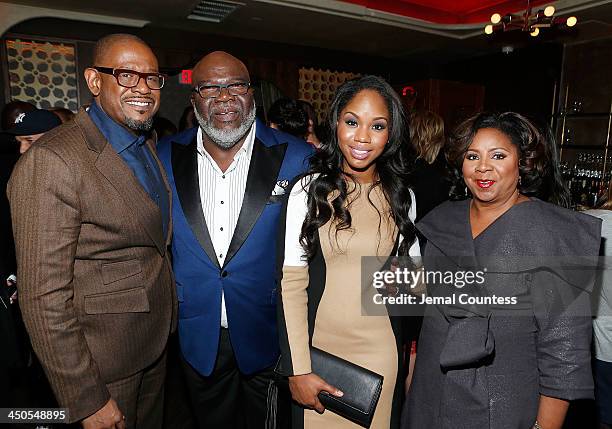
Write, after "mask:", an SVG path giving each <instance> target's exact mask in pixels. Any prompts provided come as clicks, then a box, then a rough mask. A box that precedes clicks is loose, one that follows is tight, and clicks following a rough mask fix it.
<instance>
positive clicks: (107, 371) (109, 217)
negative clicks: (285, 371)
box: [8, 110, 177, 421]
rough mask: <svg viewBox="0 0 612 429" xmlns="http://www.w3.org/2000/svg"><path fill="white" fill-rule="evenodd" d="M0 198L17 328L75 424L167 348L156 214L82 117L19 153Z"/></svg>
mask: <svg viewBox="0 0 612 429" xmlns="http://www.w3.org/2000/svg"><path fill="white" fill-rule="evenodd" d="M147 144H149V147H150V148H151V149H153V153H154V154H155V147H154V142H153V141H148V142H147ZM154 156H155V159H156V160H157V162H158V165H159V168H160V170H162V173H163V168H162V166H161V164H160V163H159V160H158V159H157V155H154ZM163 176H164V181H165V183H166V188H167V190H168V194H169V195H168V198H169V200H170V201H172V198H171V195H170V188H169V187H168V182H167V179H166V176H165V173H163ZM8 197H9V200H10V203H11V214H12V218H13V220H14V222H13V231H14V235H15V246H16V251H17V264H18V277H17V278H18V289H19V301H20V305H21V310H22V312H23V317H24V321H25V324H26V327H27V329H28V332H29V334H30V336H31V339H32V345H33V347H34V350H35V351H36V354H37V355H38V356H39V358H40V360H41V362H42V364H43V367H44V368H45V371H46V373H47V376H48V378H49V381H50V383H51V386H52V387H53V390H54V392H55V395H56V397H57V399H58V401H59V403H60V405H61V406H62V407H67V408H69V414H70V421H77V420H80V419H83V418H85V417H87V416H89V415H91V414H93V413H94V412H95V411H97V410H98V409H100V408H101V407H102V406H103V405H104V404H105V403H106V402H107V401H108V399H109V398H110V394H109V392H108V390H107V388H106V385H105V384H106V383H109V382H112V381H115V380H119V379H121V378H125V377H127V376H129V375H132V374H134V373H136V372H138V371H139V370H142V369H143V368H145V367H147V366H148V365H150V364H151V363H153V362H154V361H155V360H156V359H157V358H158V357H159V356H160V355H161V354H162V352H163V351H164V349H165V347H166V342H167V339H168V335H169V333H170V332H171V331H172V330H174V327H175V325H176V305H177V304H176V294H175V288H174V280H173V275H172V271H171V266H170V261H169V256H168V252H167V251H166V249H167V246H168V245H169V243H170V237H171V227H169V228H168V230H169V231H168V234H167V235H166V237H164V236H163V229H162V217H161V212H160V210H159V208H158V206H157V205H156V204H155V203H154V202H153V201H152V200H151V199H150V197H149V195H148V194H147V192H146V191H145V190H144V189H143V188H142V186H141V185H140V183H139V182H138V179H136V177H135V176H134V174H133V173H132V170H130V168H129V167H128V166H127V164H126V163H125V162H124V161H123V159H121V157H120V156H119V155H118V154H117V153H116V152H115V150H114V149H113V148H112V146H111V145H110V144H109V143H108V142H107V141H106V140H105V138H104V137H103V135H102V134H101V133H100V131H99V130H98V128H97V127H96V126H95V125H94V123H93V122H92V121H91V119H90V118H89V115H88V114H87V113H86V112H85V111H83V110H81V111H80V112H79V113H78V114H77V116H76V118H75V120H74V121H73V122H69V123H67V124H65V125H62V126H60V127H58V128H56V129H54V130H52V131H51V132H49V133H47V134H46V135H45V136H43V137H42V138H41V139H40V140H39V141H38V142H36V144H35V145H33V146H32V148H31V149H30V150H29V151H28V152H26V153H25V154H24V155H23V157H22V158H21V159H20V160H19V162H18V164H17V166H16V167H15V171H14V172H13V175H12V176H11V179H10V182H9V186H8ZM170 225H171V222H170Z"/></svg>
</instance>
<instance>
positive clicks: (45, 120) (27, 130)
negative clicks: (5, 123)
mask: <svg viewBox="0 0 612 429" xmlns="http://www.w3.org/2000/svg"><path fill="white" fill-rule="evenodd" d="M61 124H62V121H61V120H60V118H59V117H58V116H57V115H55V114H54V113H51V112H49V111H48V110H39V109H36V110H32V111H31V112H24V113H21V114H20V115H18V116H17V117H16V118H15V125H14V126H13V127H11V128H10V129H9V130H7V131H5V132H6V133H7V134H10V135H12V136H14V137H15V140H16V141H17V142H18V143H19V153H20V154H21V155H23V154H24V153H26V151H27V150H28V149H30V147H31V146H32V144H34V142H36V141H37V140H38V139H39V138H41V137H42V136H43V135H45V133H46V132H48V131H50V130H52V129H53V128H55V127H58V126H59V125H61Z"/></svg>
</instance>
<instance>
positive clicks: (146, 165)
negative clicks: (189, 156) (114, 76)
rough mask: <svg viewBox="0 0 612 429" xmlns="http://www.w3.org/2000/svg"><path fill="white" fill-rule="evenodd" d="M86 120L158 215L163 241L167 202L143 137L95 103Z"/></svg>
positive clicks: (159, 173)
mask: <svg viewBox="0 0 612 429" xmlns="http://www.w3.org/2000/svg"><path fill="white" fill-rule="evenodd" d="M88 113H89V117H90V118H91V120H92V121H93V123H94V124H96V127H98V129H99V130H100V132H101V133H102V135H104V137H105V138H106V140H108V142H109V143H110V145H111V146H112V147H113V149H115V151H116V152H117V153H118V154H119V156H120V157H121V158H122V159H123V160H124V161H125V163H126V164H127V165H128V167H130V169H131V170H132V172H133V173H134V176H136V179H138V182H140V184H141V185H142V187H143V188H144V190H145V191H146V192H147V193H148V194H149V196H150V197H151V199H152V200H153V201H154V202H155V204H157V207H159V209H160V211H161V215H162V222H163V229H164V237H165V236H166V233H167V231H168V222H169V216H170V202H169V201H168V192H167V190H166V186H165V185H164V181H163V178H162V174H161V171H160V170H159V166H158V165H157V162H156V161H155V158H154V157H153V154H152V153H151V150H150V149H149V147H148V146H147V145H146V139H145V136H143V135H140V136H139V135H136V134H133V133H131V132H130V131H128V130H127V129H126V128H124V127H123V126H121V125H119V124H118V123H117V122H115V121H114V120H113V119H112V118H111V117H110V116H108V115H107V114H106V112H105V111H104V110H102V108H101V107H100V106H98V103H97V102H95V101H94V102H93V103H91V106H90V107H89V111H88Z"/></svg>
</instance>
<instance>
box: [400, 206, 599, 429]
mask: <svg viewBox="0 0 612 429" xmlns="http://www.w3.org/2000/svg"><path fill="white" fill-rule="evenodd" d="M469 204H470V201H469V200H466V201H459V202H446V203H444V204H442V205H440V206H439V207H438V208H436V209H434V210H433V211H432V212H431V213H429V215H427V216H426V217H425V218H424V219H423V220H422V221H421V222H419V223H418V224H417V229H418V230H419V231H420V232H421V233H422V234H423V235H424V236H425V238H426V239H427V245H426V248H425V254H424V263H425V268H426V270H428V271H433V270H441V271H449V270H450V271H454V272H457V271H465V270H482V269H485V268H486V269H485V270H484V271H485V272H486V274H485V279H486V281H485V282H484V285H482V286H481V287H478V286H466V287H463V288H461V289H460V290H459V289H457V288H449V287H448V285H442V284H435V282H434V284H430V285H429V286H428V288H429V293H430V294H431V295H432V296H450V295H452V294H457V293H461V294H467V295H468V296H474V297H482V296H487V297H492V296H498V297H505V298H513V299H514V300H515V304H512V305H505V304H499V305H498V304H497V303H491V302H486V303H484V304H483V303H482V302H481V301H477V303H476V304H473V303H471V304H470V303H468V304H460V303H453V304H449V305H442V304H439V305H438V304H436V305H433V304H432V305H429V306H428V307H427V309H426V312H425V317H424V321H423V328H422V330H421V335H420V339H419V342H418V347H417V360H416V366H415V373H414V377H413V381H412V386H411V389H410V392H409V395H408V398H407V400H406V403H405V406H404V410H403V415H402V428H403V429H423V428H436V429H444V428H453V429H462V428H465V429H474V428H479V429H481V428H491V429H502V428H503V429H506V428H507V429H517V428H530V427H531V426H532V425H533V423H534V421H535V419H536V416H537V410H538V402H539V396H540V395H546V396H551V397H555V398H560V399H565V400H574V399H579V398H592V397H593V380H592V375H591V367H590V358H591V357H590V343H591V318H590V301H589V291H590V288H591V287H592V283H593V281H592V280H593V275H594V272H595V268H596V263H597V260H596V259H597V255H598V250H599V244H600V230H601V223H600V221H599V220H597V219H595V218H593V217H591V216H587V215H584V214H580V213H576V212H573V211H570V210H566V209H562V208H559V207H557V206H554V205H552V204H548V203H545V202H543V201H540V200H537V199H531V200H529V201H526V202H524V203H520V204H517V205H515V206H513V207H512V208H510V210H508V211H507V212H506V213H504V214H503V215H502V216H501V217H499V218H498V219H497V220H496V221H495V222H494V223H493V224H491V225H490V226H489V227H488V228H487V229H485V230H484V231H483V232H482V233H481V234H480V235H478V236H477V237H476V238H475V239H473V238H472V234H471V227H470V221H469ZM570 265H573V266H570Z"/></svg>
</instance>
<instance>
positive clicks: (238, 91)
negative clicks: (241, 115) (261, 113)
mask: <svg viewBox="0 0 612 429" xmlns="http://www.w3.org/2000/svg"><path fill="white" fill-rule="evenodd" d="M250 87H251V82H235V83H228V84H226V85H207V84H202V85H200V86H196V87H195V88H193V91H194V92H197V93H198V94H200V97H202V98H217V97H218V96H220V95H221V90H222V89H224V88H225V89H227V93H228V94H229V95H244V94H246V93H247V92H248V91H249V88H250Z"/></svg>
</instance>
